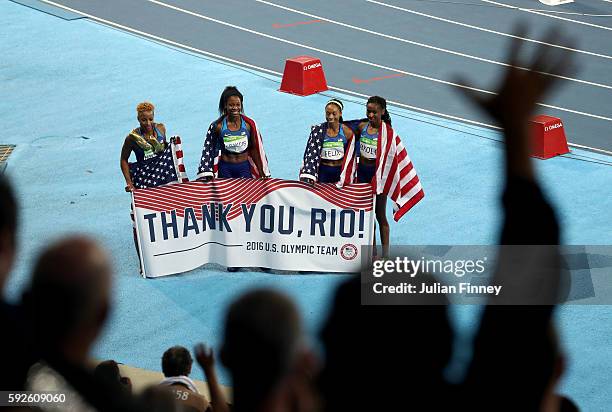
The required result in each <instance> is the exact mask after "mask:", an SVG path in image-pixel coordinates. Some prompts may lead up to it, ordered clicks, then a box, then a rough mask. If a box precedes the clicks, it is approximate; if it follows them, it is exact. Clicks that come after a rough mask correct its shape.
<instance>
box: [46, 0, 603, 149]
mask: <svg viewBox="0 0 612 412" xmlns="http://www.w3.org/2000/svg"><path fill="white" fill-rule="evenodd" d="M39 1H41V2H43V3H46V4H50V5H52V6H55V7H58V8H60V9H63V10H68V11H71V12H73V13H78V14H80V15H82V16H84V17H87V18H89V19H91V20H93V21H96V22H99V23H102V24H104V25H107V26H109V27H115V28H118V29H121V30H124V31H126V32H129V33H133V34H136V35H138V36H142V37H143V38H146V39H150V40H154V41H158V42H160V43H162V44H166V45H169V46H174V47H177V48H179V49H183V50H189V51H192V52H195V53H196V54H204V55H207V56H211V57H213V58H216V59H219V60H225V61H227V62H230V63H232V64H235V65H238V66H244V67H248V68H250V69H254V70H258V71H262V72H264V73H270V74H274V75H276V76H278V77H282V75H283V74H282V73H279V72H277V71H274V70H270V69H266V68H265V67H261V66H256V65H254V64H250V63H246V62H243V61H240V60H236V59H232V58H230V57H225V56H221V55H220V54H215V53H212V52H209V51H206V50H202V49H198V48H196V47H192V46H188V45H186V44H182V43H178V42H175V41H173V40H169V39H166V38H163V37H159V36H156V35H154V34H151V33H146V32H144V31H141V30H138V29H134V28H132V27H128V26H124V25H122V24H119V23H115V22H112V21H110V20H106V19H103V18H101V17H97V16H94V15H93V14H89V13H85V12H82V11H80V10H76V9H73V8H71V7H68V6H64V5H63V4H59V3H55V2H53V1H50V0H39ZM328 87H329V88H330V89H332V90H336V91H338V92H341V93H346V94H351V95H353V96H357V97H361V98H364V99H367V98H369V97H370V96H369V95H366V94H363V93H358V92H355V91H352V90H347V89H343V88H340V87H335V86H331V85H328ZM387 103H390V104H392V105H394V106H398V107H402V108H406V109H410V110H416V111H419V112H423V113H428V114H432V115H434V116H440V117H444V118H447V119H451V120H456V121H458V122H463V123H468V124H474V125H477V126H482V127H486V128H490V129H497V130H502V128H501V127H499V126H496V125H492V124H488V123H482V122H478V121H476V120H470V119H465V118H463V117H459V116H453V115H450V114H446V113H440V112H436V111H433V110H429V109H424V108H422V107H418V106H412V105H409V104H405V103H401V102H396V101H393V100H387ZM567 144H568V145H569V146H572V147H578V148H581V149H588V150H592V151H594V152H599V153H603V154H606V155H609V156H612V151H608V150H604V149H599V148H596V147H590V146H584V145H579V144H576V143H572V142H568V143H567Z"/></svg>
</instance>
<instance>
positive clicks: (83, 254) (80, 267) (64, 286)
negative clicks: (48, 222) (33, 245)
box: [22, 236, 111, 410]
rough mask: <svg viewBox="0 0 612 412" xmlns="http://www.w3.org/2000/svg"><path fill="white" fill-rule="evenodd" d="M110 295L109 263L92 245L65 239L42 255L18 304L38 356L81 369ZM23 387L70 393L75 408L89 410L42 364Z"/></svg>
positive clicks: (58, 375)
mask: <svg viewBox="0 0 612 412" xmlns="http://www.w3.org/2000/svg"><path fill="white" fill-rule="evenodd" d="M110 291H111V268H110V264H109V261H108V258H107V256H106V253H105V252H104V251H103V250H102V249H101V248H100V247H99V246H98V245H97V244H96V242H94V241H93V240H91V239H89V238H86V237H82V236H74V237H69V238H66V239H63V240H60V241H59V242H57V243H54V244H52V245H51V246H49V247H48V248H47V249H46V250H45V251H43V253H42V254H41V255H40V257H39V258H38V260H37V262H36V265H35V268H34V273H33V275H32V280H31V284H30V286H29V287H28V289H27V290H26V291H25V293H24V296H23V301H22V302H23V308H24V312H25V314H26V317H27V319H28V323H29V325H30V327H31V330H32V339H33V341H34V342H37V344H38V346H39V349H40V352H41V355H42V356H43V357H45V356H46V355H48V354H57V355H59V356H60V357H61V358H62V359H65V360H66V361H67V362H70V363H71V364H74V365H82V366H85V365H86V363H87V361H88V356H89V350H90V348H91V346H92V345H93V343H94V341H95V340H96V338H97V337H98V334H99V332H100V330H101V328H102V326H103V325H104V322H105V320H106V318H107V316H108V313H109V308H110ZM28 388H29V389H30V390H34V391H44V390H56V391H62V392H65V393H71V394H72V396H70V398H71V402H72V406H73V407H74V408H77V409H81V410H88V409H91V408H90V407H89V406H88V405H87V403H86V402H85V401H84V400H83V399H82V398H81V397H80V396H78V395H76V391H75V390H74V388H73V387H72V386H71V385H70V384H69V383H68V382H67V381H66V380H65V378H64V377H62V375H61V373H59V372H58V371H57V370H55V369H54V368H53V367H51V366H50V365H48V364H47V363H46V362H44V361H41V362H39V363H37V364H35V365H34V366H32V368H31V369H30V372H29V375H28ZM64 407H66V405H64Z"/></svg>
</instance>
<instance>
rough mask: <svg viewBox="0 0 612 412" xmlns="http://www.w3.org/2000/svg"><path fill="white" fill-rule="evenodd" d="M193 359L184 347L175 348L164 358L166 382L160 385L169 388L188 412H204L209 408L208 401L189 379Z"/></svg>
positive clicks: (167, 351)
mask: <svg viewBox="0 0 612 412" xmlns="http://www.w3.org/2000/svg"><path fill="white" fill-rule="evenodd" d="M192 364H193V359H192V358H191V354H190V353H189V351H188V350H187V349H186V348H184V347H182V346H173V347H171V348H169V349H168V350H166V351H165V352H164V355H163V356H162V372H163V373H164V377H165V378H164V380H162V381H161V383H160V385H162V386H167V387H169V388H170V389H171V390H172V392H173V393H174V395H175V399H176V400H177V401H178V403H180V404H181V405H182V406H183V410H185V411H186V412H196V411H199V412H204V411H205V410H206V409H208V407H209V403H208V400H206V398H205V397H204V396H202V395H200V394H199V392H198V389H197V388H196V386H195V383H194V382H193V381H192V380H191V378H190V377H189V374H190V373H191V366H192Z"/></svg>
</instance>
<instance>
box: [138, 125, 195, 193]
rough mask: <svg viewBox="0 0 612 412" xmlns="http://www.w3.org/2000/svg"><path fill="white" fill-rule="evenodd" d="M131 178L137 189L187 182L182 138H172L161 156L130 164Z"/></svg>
mask: <svg viewBox="0 0 612 412" xmlns="http://www.w3.org/2000/svg"><path fill="white" fill-rule="evenodd" d="M129 166H130V176H131V177H132V183H133V184H134V187H135V188H137V189H146V188H148V187H157V186H161V185H165V184H168V183H181V182H187V181H189V179H187V175H186V173H185V165H184V163H183V150H182V149H181V138H180V137H178V136H172V137H171V138H170V143H169V144H167V145H166V148H165V149H164V150H163V151H162V152H160V153H159V154H157V155H155V156H153V157H151V158H148V159H145V160H142V161H140V162H134V163H130V164H129Z"/></svg>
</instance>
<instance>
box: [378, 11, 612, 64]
mask: <svg viewBox="0 0 612 412" xmlns="http://www.w3.org/2000/svg"><path fill="white" fill-rule="evenodd" d="M366 1H367V2H368V3H373V4H378V5H380V6H384V7H389V8H391V9H395V10H400V11H403V12H406V13H411V14H415V15H417V16H421V17H427V18H430V19H433V20H438V21H443V22H445V23H449V24H455V25H457V26H461V27H467V28H469V29H474V30H479V31H483V32H485V33H491V34H497V35H499V36H504V37H510V38H513V39H518V40H523V41H526V42H530V43H537V44H543V45H545V46H550V47H556V48H559V49H564V50H568V51H571V52H575V53H582V54H587V55H589V56H595V57H601V58H604V59H611V60H612V56H609V55H606V54H600V53H595V52H590V51H586V50H580V49H574V48H571V47H567V46H562V45H560V44H552V43H546V42H544V41H540V40H534V39H529V38H526V37H520V36H515V35H513V34H508V33H502V32H499V31H495V30H491V29H485V28H484V27H479V26H474V25H472V24H467V23H461V22H459V21H455V20H450V19H445V18H443V17H438V16H434V15H431V14H426V13H421V12H419V11H415V10H410V9H406V8H404V7H399V6H394V5H393V4H387V3H383V2H380V1H376V0H366ZM609 1H610V2H612V0H609Z"/></svg>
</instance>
